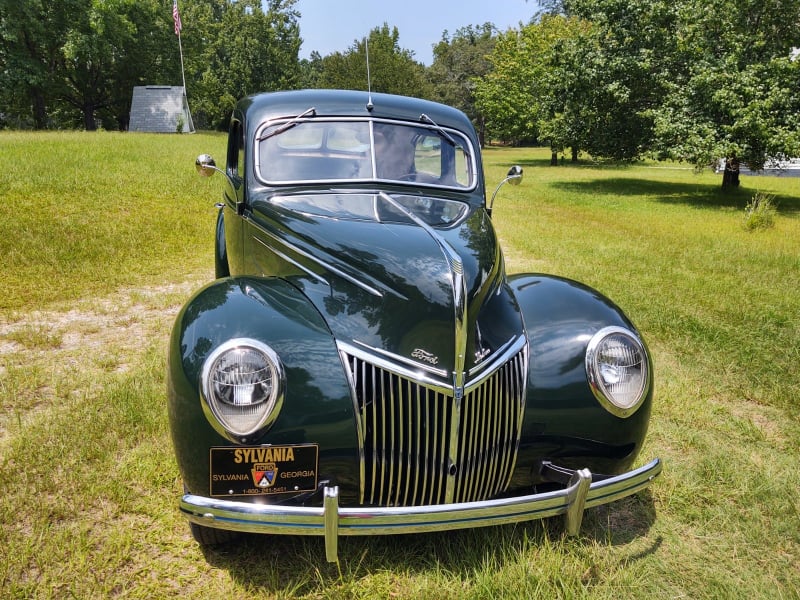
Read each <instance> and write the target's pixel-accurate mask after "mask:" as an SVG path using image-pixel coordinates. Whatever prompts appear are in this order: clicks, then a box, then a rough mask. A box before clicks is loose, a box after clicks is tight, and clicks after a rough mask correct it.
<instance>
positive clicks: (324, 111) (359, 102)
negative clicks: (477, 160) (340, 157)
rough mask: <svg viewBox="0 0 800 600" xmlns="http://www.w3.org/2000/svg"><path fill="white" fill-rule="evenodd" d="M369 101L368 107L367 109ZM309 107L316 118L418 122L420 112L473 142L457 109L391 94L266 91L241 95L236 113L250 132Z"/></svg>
mask: <svg viewBox="0 0 800 600" xmlns="http://www.w3.org/2000/svg"><path fill="white" fill-rule="evenodd" d="M369 104H371V108H368V105H369ZM312 107H313V108H314V109H315V115H316V116H317V117H336V116H348V117H373V118H385V119H400V120H404V121H410V122H415V123H418V122H419V121H420V115H423V114H425V115H427V116H428V117H429V118H430V119H432V120H433V121H434V122H435V123H437V124H438V125H441V126H442V127H452V128H454V129H457V130H459V131H462V132H464V133H466V134H467V135H468V136H469V137H470V138H471V139H472V141H473V143H474V144H476V145H477V141H476V135H475V130H474V128H473V126H472V123H471V122H470V120H469V119H468V118H467V116H466V115H465V114H464V113H463V112H461V111H460V110H457V109H455V108H452V107H450V106H447V105H444V104H439V103H438V102H431V101H430V100H422V99H419V98H411V97H408V96H398V95H394V94H381V93H372V94H370V93H368V92H364V91H354V90H295V91H286V92H268V93H263V94H257V95H253V96H248V97H246V98H243V99H242V100H240V101H239V103H238V104H237V112H238V113H239V114H240V115H242V117H243V118H244V120H245V122H246V124H247V128H248V134H249V135H253V134H254V132H255V129H256V128H257V127H258V126H259V125H260V124H261V123H263V122H264V121H268V120H271V119H279V118H291V117H295V116H297V115H299V114H301V113H302V112H304V111H306V110H308V109H309V108H312Z"/></svg>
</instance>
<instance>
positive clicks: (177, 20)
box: [172, 0, 194, 133]
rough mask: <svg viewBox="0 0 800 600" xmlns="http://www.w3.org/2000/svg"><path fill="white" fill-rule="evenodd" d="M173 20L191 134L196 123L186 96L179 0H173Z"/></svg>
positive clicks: (184, 100)
mask: <svg viewBox="0 0 800 600" xmlns="http://www.w3.org/2000/svg"><path fill="white" fill-rule="evenodd" d="M172 20H173V21H174V22H175V34H176V35H177V36H178V52H179V53H180V55H181V81H183V102H184V104H185V105H186V115H187V116H188V117H189V123H188V124H187V125H188V126H189V132H191V133H194V123H193V122H192V111H190V110H189V97H188V96H187V95H186V73H185V72H184V69H183V44H182V43H181V30H182V29H183V23H182V22H181V16H180V13H179V12H178V0H173V4H172Z"/></svg>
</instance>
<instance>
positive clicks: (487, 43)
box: [427, 23, 496, 145]
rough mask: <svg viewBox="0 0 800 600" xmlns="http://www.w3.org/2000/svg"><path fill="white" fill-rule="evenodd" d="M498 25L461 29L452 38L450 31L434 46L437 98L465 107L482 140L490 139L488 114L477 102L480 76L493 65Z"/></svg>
mask: <svg viewBox="0 0 800 600" xmlns="http://www.w3.org/2000/svg"><path fill="white" fill-rule="evenodd" d="M495 33H496V29H495V27H494V25H492V24H491V23H484V24H483V25H480V26H474V27H473V26H471V25H470V26H468V27H463V28H461V29H458V30H457V31H456V32H455V34H454V35H453V37H452V38H451V37H450V36H449V34H448V32H447V31H445V32H444V33H443V34H442V39H441V40H440V41H439V43H438V44H436V46H434V48H433V64H432V65H431V66H430V68H429V69H428V70H427V78H428V80H429V81H430V82H431V85H432V88H433V98H434V99H435V100H437V101H439V102H443V103H444V104H448V105H450V106H454V107H456V108H458V109H460V110H461V111H463V112H464V113H465V114H466V115H467V116H468V117H469V118H470V119H471V120H472V123H473V125H475V128H476V129H477V131H478V136H479V137H480V140H481V144H482V145H484V144H485V142H486V140H485V136H486V118H485V117H484V115H483V114H482V113H481V111H480V110H479V109H478V107H477V105H476V100H475V86H476V79H478V78H480V77H485V76H486V75H487V74H488V73H489V71H490V70H491V68H492V63H491V62H490V61H489V55H490V54H491V53H492V50H493V49H494V45H495V40H496V37H495Z"/></svg>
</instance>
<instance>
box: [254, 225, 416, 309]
mask: <svg viewBox="0 0 800 600" xmlns="http://www.w3.org/2000/svg"><path fill="white" fill-rule="evenodd" d="M258 231H259V233H263V234H264V235H266V236H268V237H270V238H272V239H273V240H275V241H276V242H278V243H279V244H282V245H284V246H286V247H287V248H289V249H290V250H292V251H293V252H296V253H297V254H299V255H300V256H303V257H305V258H307V259H308V260H310V261H311V262H314V263H316V264H318V265H319V266H320V267H322V268H323V269H325V270H327V271H330V272H331V273H333V274H334V275H338V276H339V277H341V278H342V279H345V280H347V281H349V282H350V283H352V284H353V285H355V286H357V287H360V288H361V289H362V290H364V291H366V292H368V293H370V294H372V295H373V296H377V297H378V298H383V296H384V293H383V292H382V291H380V290H379V289H377V288H374V287H372V286H371V285H369V284H366V283H364V282H363V281H361V280H359V279H356V278H355V277H353V276H352V275H349V274H347V273H345V272H344V271H342V270H341V269H339V268H338V267H334V266H333V265H331V264H330V263H327V262H324V261H322V260H320V259H319V258H317V257H316V256H314V255H312V254H310V253H308V252H306V251H305V250H301V249H300V248H298V247H297V246H295V245H294V244H290V243H289V242H287V241H285V240H282V239H280V238H279V237H278V236H276V235H275V234H273V233H270V232H269V231H267V230H266V229H263V228H261V227H259V228H258ZM253 239H254V240H255V241H257V242H258V243H259V244H261V245H262V246H264V247H265V248H267V249H268V250H270V251H271V252H275V253H276V254H281V253H280V252H278V251H277V250H275V248H273V247H272V246H270V245H269V244H268V243H266V242H265V241H264V240H261V239H259V238H258V237H257V236H255V235H254V236H253ZM282 256H285V255H282ZM290 262H292V264H297V263H296V262H295V261H290ZM297 266H298V267H300V268H302V269H303V270H304V271H306V272H308V270H307V269H305V268H303V267H301V266H300V265H297ZM314 277H315V278H317V279H318V278H319V277H320V276H319V275H316V274H314ZM325 283H326V284H328V285H329V286H330V282H328V281H327V280H325ZM387 291H390V292H392V293H393V294H395V295H396V296H398V297H400V298H402V299H404V300H405V299H407V298H406V297H405V296H403V295H402V294H398V293H396V292H395V291H394V290H389V289H388V288H387Z"/></svg>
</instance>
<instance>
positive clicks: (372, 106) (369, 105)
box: [364, 38, 375, 112]
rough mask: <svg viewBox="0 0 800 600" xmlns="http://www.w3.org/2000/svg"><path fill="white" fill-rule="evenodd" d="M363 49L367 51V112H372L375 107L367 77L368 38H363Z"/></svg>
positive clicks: (368, 76)
mask: <svg viewBox="0 0 800 600" xmlns="http://www.w3.org/2000/svg"><path fill="white" fill-rule="evenodd" d="M364 47H365V48H366V50H367V110H368V111H370V112H372V109H373V108H375V105H374V104H373V103H372V79H371V78H370V75H369V38H364Z"/></svg>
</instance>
